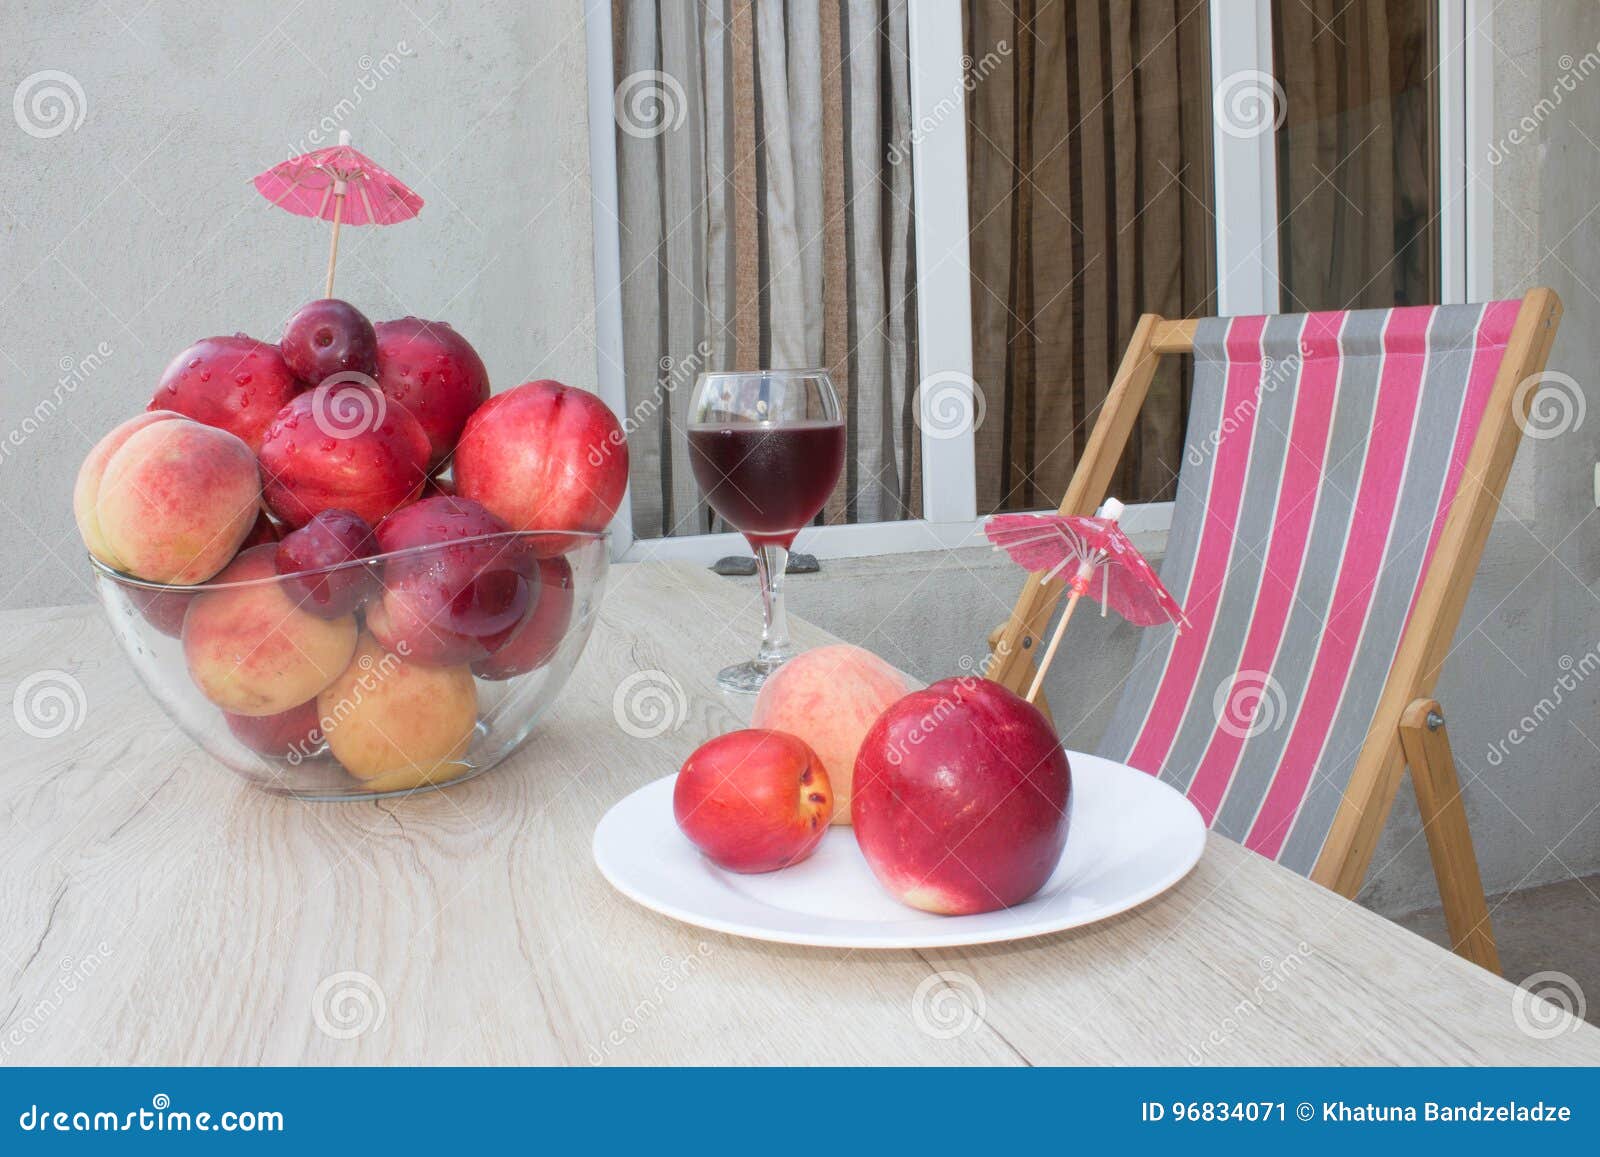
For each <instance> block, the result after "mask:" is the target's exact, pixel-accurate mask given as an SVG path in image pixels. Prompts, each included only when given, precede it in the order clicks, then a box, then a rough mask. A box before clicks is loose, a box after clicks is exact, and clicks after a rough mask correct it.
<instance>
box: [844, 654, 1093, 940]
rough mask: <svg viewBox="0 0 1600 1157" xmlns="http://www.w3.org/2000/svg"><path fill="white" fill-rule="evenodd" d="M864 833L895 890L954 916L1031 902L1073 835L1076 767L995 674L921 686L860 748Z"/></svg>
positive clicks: (859, 837) (858, 800) (859, 808)
mask: <svg viewBox="0 0 1600 1157" xmlns="http://www.w3.org/2000/svg"><path fill="white" fill-rule="evenodd" d="M854 787H855V795H854V797H853V809H852V812H853V815H852V823H853V825H854V827H855V834H856V842H857V843H858V844H859V845H860V847H861V854H862V855H863V856H865V857H866V861H867V864H868V865H869V866H870V867H871V868H872V871H873V874H874V875H876V876H877V877H878V881H879V882H880V883H881V884H882V885H883V886H884V888H885V889H887V890H888V892H889V893H890V895H892V896H894V897H895V898H896V899H898V900H900V901H901V902H902V903H904V904H908V905H910V906H911V907H913V908H920V909H922V910H923V911H925V912H934V913H938V914H940V915H946V916H964V915H970V914H972V913H975V912H989V911H993V910H995V909H998V908H1009V907H1011V906H1012V905H1014V904H1020V903H1022V902H1023V901H1024V900H1026V899H1027V898H1028V897H1029V896H1032V895H1033V894H1034V893H1035V892H1037V891H1038V890H1039V889H1040V888H1041V887H1043V885H1044V883H1045V881H1046V880H1048V879H1049V878H1050V874H1051V873H1052V872H1054V871H1055V869H1056V864H1057V863H1058V862H1059V861H1060V859H1061V849H1062V848H1063V847H1064V846H1065V844H1066V839H1067V821H1068V814H1069V813H1068V799H1069V796H1070V794H1071V790H1072V774H1071V771H1070V769H1069V768H1068V766H1067V756H1066V753H1065V752H1064V751H1063V750H1062V749H1061V741H1060V740H1059V739H1057V738H1056V733H1055V729H1054V728H1052V727H1051V726H1050V722H1049V720H1047V719H1046V718H1045V717H1044V715H1043V713H1041V712H1040V711H1039V709H1038V708H1037V707H1035V706H1034V705H1033V704H1031V703H1029V702H1028V701H1027V700H1025V699H1023V698H1022V697H1021V696H1019V695H1015V694H1013V693H1012V692H1011V691H1009V690H1007V689H1006V688H1004V687H1002V686H1001V685H1000V684H998V683H996V682H994V681H993V680H990V679H981V678H977V677H975V676H970V675H969V676H965V677H963V678H958V679H945V680H942V681H941V682H938V683H935V684H934V685H933V686H931V687H929V688H927V689H926V690H923V691H913V692H912V693H911V694H909V695H907V696H906V697H905V698H903V699H901V700H900V701H899V702H898V703H895V704H894V705H893V706H891V707H890V708H889V709H888V710H886V711H885V712H884V713H883V714H882V715H880V716H879V717H878V721H877V722H876V723H874V724H873V725H872V728H871V730H870V731H868V732H867V736H866V738H865V739H864V740H863V741H862V744H861V751H860V752H859V754H858V755H857V756H856V768H855V784H854Z"/></svg>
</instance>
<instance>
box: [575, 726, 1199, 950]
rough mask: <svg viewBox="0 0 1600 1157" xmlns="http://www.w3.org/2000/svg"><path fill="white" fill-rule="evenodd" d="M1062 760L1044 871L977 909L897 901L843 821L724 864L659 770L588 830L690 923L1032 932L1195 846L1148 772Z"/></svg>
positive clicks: (1178, 873)
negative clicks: (779, 849) (757, 858)
mask: <svg viewBox="0 0 1600 1157" xmlns="http://www.w3.org/2000/svg"><path fill="white" fill-rule="evenodd" d="M1067 755H1068V758H1069V760H1070V761H1071V764H1072V804H1071V806H1072V826H1071V828H1070V829H1069V831H1068V833H1067V848H1066V851H1065V853H1063V855H1062V857H1061V863H1060V864H1059V865H1058V866H1057V867H1056V870H1055V874H1054V875H1052V876H1051V877H1050V879H1049V880H1048V881H1047V882H1046V883H1045V886H1044V887H1043V888H1041V889H1040V890H1039V892H1038V893H1037V894H1036V895H1035V896H1034V897H1033V899H1031V900H1029V901H1027V903H1024V904H1019V905H1017V906H1016V907H1015V908H1008V909H1006V910H1005V911H1002V912H984V913H982V914H981V915H977V916H934V915H931V914H929V913H926V912H918V911H916V910H915V909H912V908H907V907H905V906H904V905H903V904H901V903H899V901H897V900H894V899H893V898H891V897H890V895H889V894H888V893H887V892H885V891H884V890H883V888H882V887H881V886H880V885H879V884H878V881H877V878H876V877H875V876H873V874H872V869H870V868H869V867H867V861H866V860H865V859H864V858H863V857H862V855H861V850H860V849H859V848H858V847H857V846H856V839H855V835H854V833H852V832H851V830H850V829H849V828H847V827H843V826H840V827H833V828H830V829H828V834H827V835H826V836H825V837H824V838H823V840H822V843H821V845H819V846H818V848H817V850H816V852H815V854H813V855H812V856H811V857H810V858H809V859H807V860H805V861H804V862H803V863H799V864H796V865H795V866H794V867H792V868H785V869H784V870H782V871H779V872H767V873H763V874H761V875H756V876H746V875H740V874H738V873H736V872H725V871H723V870H722V869H721V868H718V867H716V866H715V865H714V864H712V863H711V861H709V860H707V859H706V858H705V857H704V856H702V855H701V854H700V853H699V851H698V850H696V848H695V847H694V845H693V844H691V843H690V842H689V841H688V840H687V839H686V838H685V837H684V836H683V834H682V833H681V832H679V831H678V827H677V824H676V823H675V822H674V821H673V818H672V785H673V781H674V780H675V779H676V778H677V777H676V776H671V775H669V776H667V777H665V778H664V779H658V780H656V781H655V782H654V783H652V784H649V785H647V786H645V787H642V788H640V789H639V790H638V791H636V792H634V793H633V794H632V795H630V796H628V798H626V799H624V800H623V801H621V802H620V803H618V804H617V805H616V806H615V807H613V808H612V809H611V810H610V811H608V812H607V813H606V815H605V818H604V819H602V820H601V821H600V825H599V826H598V827H597V828H595V830H594V861H595V863H596V864H597V865H599V867H600V871H601V872H602V873H603V874H604V875H605V878H606V879H607V880H609V881H610V882H611V885H612V886H613V887H614V888H616V889H617V891H619V892H621V893H622V894H623V895H624V896H627V897H628V898H630V899H632V900H635V901H637V902H638V903H640V904H643V905H644V906H645V907H646V908H653V909H654V910H655V911H657V912H660V913H662V914H663V915H666V916H671V917H673V918H674V919H677V920H683V921H685V922H687V923H689V924H696V925H699V926H700V927H702V928H710V929H712V930H714V931H717V932H729V933H732V934H733V935H735V936H749V937H752V938H754V939H756V940H775V941H778V942H779V943H782V944H814V945H821V946H823V947H828V948H941V947H950V946H954V945H960V944H990V943H994V942H995V941H1000V940H1021V939H1023V938H1025V937H1028V936H1043V935H1045V934H1046V933H1048V932H1059V931H1061V930H1062V929H1063V928H1076V927H1078V926H1079V925H1082V924H1090V923H1093V922H1094V921H1096V920H1104V919H1105V918H1106V917H1107V916H1115V915H1116V914H1117V913H1118V912H1126V911H1127V910H1128V909H1129V908H1132V907H1134V906H1135V905H1136V904H1142V903H1144V901H1146V900H1148V899H1150V898H1151V897H1152V896H1158V895H1160V894H1161V893H1162V892H1164V891H1166V890H1167V889H1168V888H1170V887H1172V885H1174V884H1176V883H1177V882H1178V881H1179V880H1181V879H1183V877H1184V876H1185V875H1187V874H1188V872H1189V869H1190V868H1192V867H1194V865H1195V863H1196V861H1198V860H1199V859H1200V853H1201V851H1202V850H1203V849H1204V847H1205V842H1206V830H1205V824H1204V822H1203V821H1202V820H1201V819H1200V813H1199V812H1197V811H1195V809H1194V805H1193V804H1191V803H1190V802H1189V801H1188V800H1187V799H1185V798H1184V797H1183V796H1182V795H1180V794H1179V793H1178V792H1176V791H1174V790H1173V789H1172V788H1170V787H1168V786H1166V785H1165V784H1163V783H1160V782H1159V781H1157V780H1156V779H1155V778H1153V777H1152V776H1148V775H1146V774H1145V773H1144V772H1142V771H1137V770H1135V769H1133V768H1131V767H1126V766H1124V765H1123V764H1120V763H1114V762H1112V761H1111V760H1109V759H1101V758H1100V757H1099V756H1095V755H1081V754H1078V753H1077V752H1068V753H1067Z"/></svg>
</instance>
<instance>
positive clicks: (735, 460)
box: [687, 370, 845, 694]
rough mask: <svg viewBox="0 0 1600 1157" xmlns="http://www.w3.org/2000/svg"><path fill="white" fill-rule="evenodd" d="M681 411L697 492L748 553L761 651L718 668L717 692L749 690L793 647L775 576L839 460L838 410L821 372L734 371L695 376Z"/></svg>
mask: <svg viewBox="0 0 1600 1157" xmlns="http://www.w3.org/2000/svg"><path fill="white" fill-rule="evenodd" d="M687 418H688V422H687V425H688V434H689V463H690V465H691V466H692V467H693V469H694V477H695V481H696V482H698V483H699V484H700V492H701V493H702V494H703V495H704V496H705V500H706V502H707V503H708V504H709V505H710V507H711V509H713V510H715V511H716V512H717V513H718V514H720V515H721V516H722V517H723V518H724V519H726V520H727V521H728V522H729V523H731V524H732V525H733V526H734V527H736V528H737V529H738V530H740V531H742V532H743V533H744V536H745V538H746V539H748V540H749V542H750V548H751V550H753V551H754V552H755V556H756V578H757V579H758V580H759V581H760V583H761V649H760V650H759V651H757V652H756V657H755V658H754V659H752V660H750V661H749V662H748V663H736V664H734V665H733V666H731V667H726V668H724V669H723V670H721V671H719V672H717V685H718V686H720V687H721V688H723V689H724V690H726V691H739V692H744V693H749V694H753V693H755V692H756V691H758V690H760V689H761V684H762V683H763V682H765V681H766V678H767V676H768V675H770V674H772V672H774V671H776V670H777V669H778V668H779V666H781V665H782V664H783V663H784V661H785V660H787V659H788V658H789V657H790V655H791V654H793V651H792V650H791V648H790V646H789V628H788V625H787V621H786V620H785V618H784V613H783V575H784V571H785V569H786V567H787V565H788V560H789V547H790V545H791V544H792V543H793V542H794V538H795V535H797V534H799V533H800V531H801V529H802V528H803V527H804V526H805V525H806V524H807V523H808V522H810V521H811V520H812V519H813V518H815V517H816V516H817V511H819V510H821V509H822V504H823V503H824V502H826V501H827V500H828V495H829V494H830V493H832V491H833V486H834V483H836V482H837V481H838V480H839V472H840V470H842V469H843V467H844V452H845V431H844V414H843V413H842V411H841V409H840V406H839V395H838V394H837V393H835V392H834V388H833V382H832V381H830V380H829V378H828V374H827V371H825V370H748V371H740V370H732V371H724V372H716V373H704V374H701V375H700V379H699V381H697V382H696V383H695V387H694V394H693V396H691V397H690V399H689V412H688V414H687Z"/></svg>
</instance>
